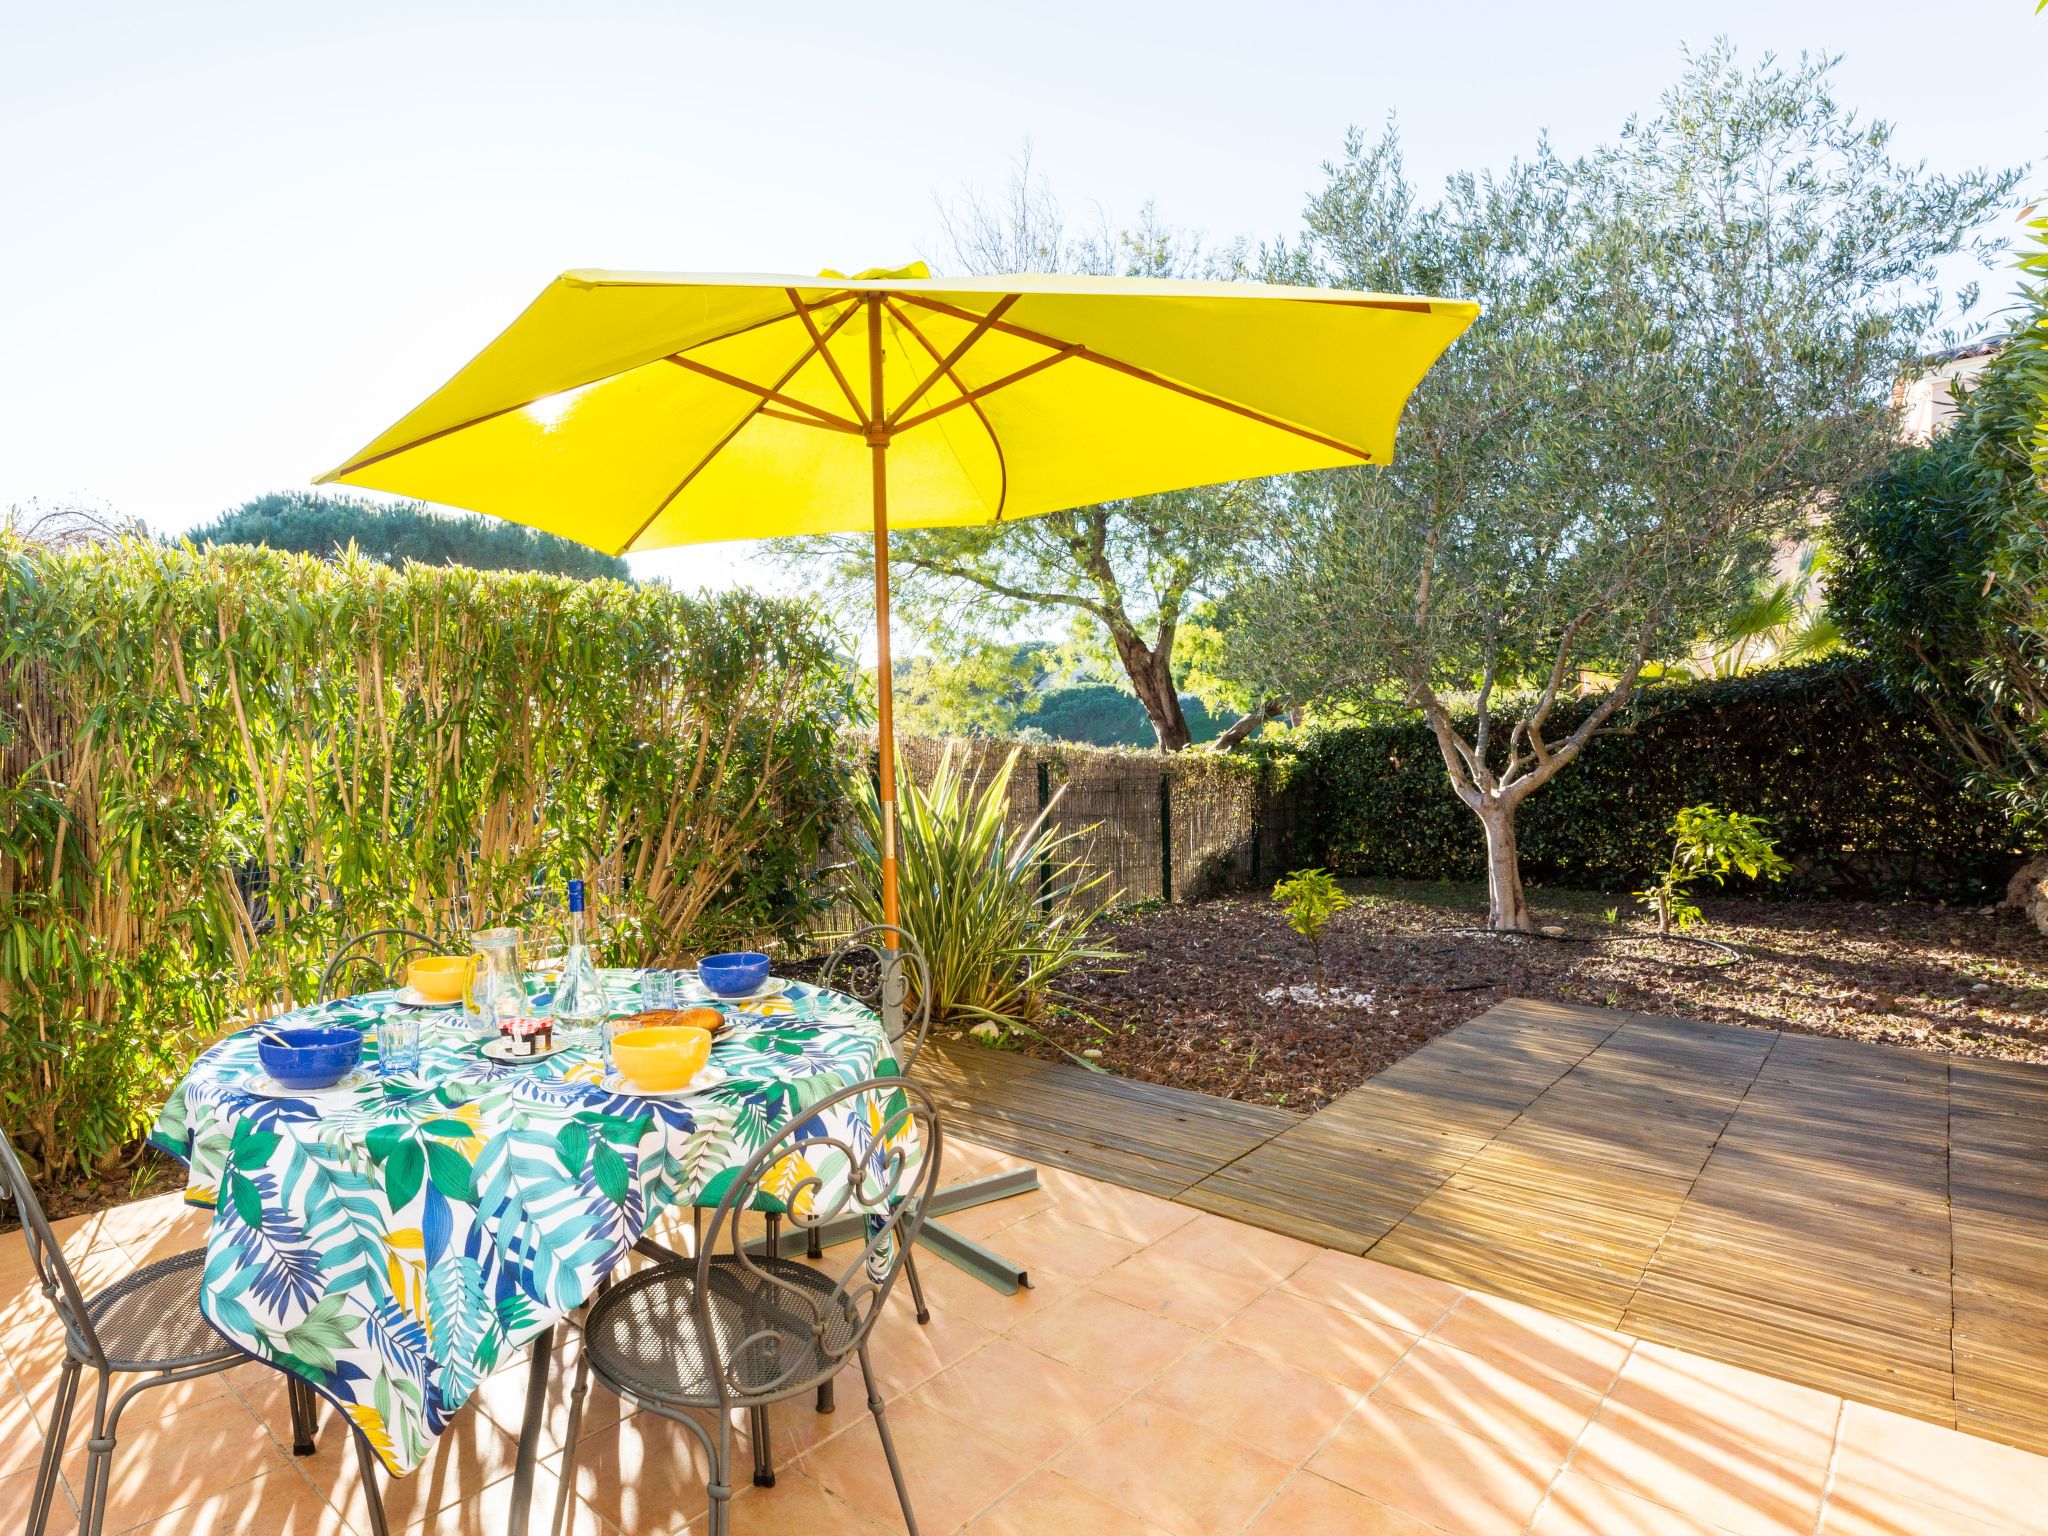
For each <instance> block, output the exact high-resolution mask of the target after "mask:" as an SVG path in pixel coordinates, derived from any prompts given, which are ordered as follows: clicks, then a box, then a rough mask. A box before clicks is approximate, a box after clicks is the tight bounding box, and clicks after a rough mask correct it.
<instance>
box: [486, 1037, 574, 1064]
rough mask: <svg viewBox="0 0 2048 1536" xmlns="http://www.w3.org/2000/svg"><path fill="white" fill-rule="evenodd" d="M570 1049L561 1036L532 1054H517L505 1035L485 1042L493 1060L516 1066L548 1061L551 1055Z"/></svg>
mask: <svg viewBox="0 0 2048 1536" xmlns="http://www.w3.org/2000/svg"><path fill="white" fill-rule="evenodd" d="M559 1034H560V1031H557V1035H558V1036H559ZM568 1049H570V1047H569V1046H568V1044H567V1043H565V1042H564V1041H562V1040H561V1039H560V1038H557V1039H556V1041H555V1043H554V1044H553V1045H551V1046H549V1047H548V1048H547V1049H546V1050H544V1051H535V1052H534V1053H533V1054H532V1055H530V1056H519V1055H515V1054H514V1053H513V1050H512V1042H511V1041H510V1040H507V1039H506V1038H505V1037H504V1036H503V1035H500V1036H498V1038H497V1039H495V1040H486V1041H485V1042H484V1044H483V1054H484V1055H486V1056H488V1057H490V1058H491V1060H493V1061H502V1062H507V1063H509V1064H510V1065H512V1066H515V1067H522V1066H525V1065H526V1064H527V1063H528V1062H534V1061H546V1060H547V1059H548V1058H549V1057H551V1056H559V1055H561V1054H562V1052H564V1051H566V1050H568Z"/></svg>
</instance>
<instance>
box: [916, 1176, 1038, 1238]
mask: <svg viewBox="0 0 2048 1536" xmlns="http://www.w3.org/2000/svg"><path fill="white" fill-rule="evenodd" d="M1052 1209H1053V1198H1052V1192H1051V1191H1050V1190H1044V1189H1034V1190H1031V1191H1029V1192H1028V1193H1026V1194H1022V1195H1011V1196H1010V1197H1009V1198H1008V1199H1007V1200H991V1201H990V1202H989V1203H988V1204H987V1205H970V1206H968V1207H967V1208H966V1209H965V1210H960V1211H948V1212H946V1214H945V1215H943V1216H934V1217H933V1218H932V1220H934V1221H937V1222H940V1223H942V1224H943V1225H944V1226H945V1227H946V1228H947V1229H948V1230H949V1231H953V1232H957V1233H959V1234H960V1235H961V1236H962V1237H964V1238H967V1239H968V1240H969V1241H971V1242H976V1243H983V1244H986V1243H988V1242H989V1240H990V1239H991V1238H992V1237H994V1236H995V1234H996V1233H998V1232H1000V1231H1002V1229H1003V1228H1005V1227H1009V1226H1015V1225H1016V1224H1017V1223H1018V1222H1020V1221H1022V1220H1023V1219H1024V1218H1025V1217H1026V1216H1036V1215H1037V1214H1038V1213H1039V1212H1040V1211H1049V1210H1052Z"/></svg>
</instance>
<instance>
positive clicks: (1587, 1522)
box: [1529, 1472, 1906, 1536]
mask: <svg viewBox="0 0 2048 1536" xmlns="http://www.w3.org/2000/svg"><path fill="white" fill-rule="evenodd" d="M1529 1536H1722V1532H1721V1531H1720V1530H1719V1528H1718V1527H1715V1526H1711V1525H1702V1524H1701V1523H1700V1522H1699V1521H1697V1520H1694V1519H1692V1518H1691V1517H1690V1516H1687V1515H1682V1514H1680V1513H1678V1511H1676V1510H1673V1509H1666V1508H1665V1507H1664V1506H1663V1505H1661V1504H1653V1503H1651V1502H1650V1501H1649V1500H1648V1499H1645V1498H1642V1497H1641V1496H1639V1495H1637V1494H1633V1493H1623V1492H1622V1491H1621V1490H1620V1489H1619V1488H1610V1487H1608V1486H1607V1485H1606V1484H1605V1483H1596V1482H1594V1481H1593V1480H1592V1479H1591V1478H1590V1477H1581V1476H1580V1475H1579V1474H1578V1473H1576V1472H1567V1473H1565V1475H1564V1476H1563V1477H1561V1478H1559V1479H1558V1480H1557V1486H1556V1487H1554V1488H1552V1489H1551V1490H1550V1499H1549V1501H1548V1502H1547V1503H1545V1504H1544V1506H1543V1512H1542V1513H1541V1514H1539V1515H1538V1516H1537V1517H1536V1523H1535V1524H1534V1525H1532V1526H1531V1527H1530V1528H1529ZM1895 1536H1906V1533H1904V1532H1897V1533H1895Z"/></svg>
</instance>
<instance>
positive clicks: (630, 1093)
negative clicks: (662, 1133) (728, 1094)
mask: <svg viewBox="0 0 2048 1536" xmlns="http://www.w3.org/2000/svg"><path fill="white" fill-rule="evenodd" d="M727 1076H728V1074H727V1072H726V1070H725V1068H723V1067H720V1066H714V1065H713V1064H712V1063H710V1062H706V1063H705V1064H704V1065H703V1066H702V1067H700V1068H699V1069H698V1071H697V1075H696V1076H695V1077H693V1078H691V1079H690V1080H689V1081H688V1082H687V1083H685V1084H683V1086H682V1087H680V1088H668V1089H664V1090H663V1091H662V1092H660V1093H650V1092H648V1090H646V1089H645V1088H635V1087H634V1086H633V1084H632V1083H631V1082H630V1081H629V1080H628V1079H627V1077H626V1075H625V1074H624V1073H623V1072H617V1071H613V1072H607V1073H605V1075H604V1076H603V1077H602V1078H600V1079H599V1080H598V1084H597V1086H598V1087H600V1088H602V1089H603V1090H604V1091H605V1092H606V1093H623V1094H625V1095H626V1096H627V1097H629V1098H635V1099H686V1098H688V1097H690V1095H692V1094H696V1093H707V1092H709V1091H710V1090H711V1089H713V1088H716V1087H717V1086H718V1085H719V1084H720V1083H722V1082H724V1081H725V1080H726V1077H727Z"/></svg>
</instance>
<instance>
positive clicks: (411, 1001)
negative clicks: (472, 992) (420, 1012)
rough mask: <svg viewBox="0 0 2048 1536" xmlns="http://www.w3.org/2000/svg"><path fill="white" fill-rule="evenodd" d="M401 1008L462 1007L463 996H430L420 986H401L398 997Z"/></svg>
mask: <svg viewBox="0 0 2048 1536" xmlns="http://www.w3.org/2000/svg"><path fill="white" fill-rule="evenodd" d="M396 1001H397V1003H398V1006H399V1007H401V1008H460V1007H461V1006H462V999H461V998H459V997H458V998H453V999H442V998H435V997H428V996H427V995H426V994H425V993H424V992H422V991H420V989H419V988H418V987H400V988H399V989H398V996H397V998H396Z"/></svg>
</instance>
